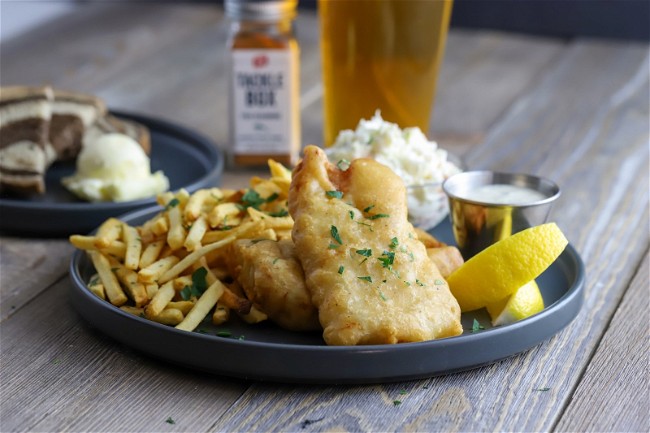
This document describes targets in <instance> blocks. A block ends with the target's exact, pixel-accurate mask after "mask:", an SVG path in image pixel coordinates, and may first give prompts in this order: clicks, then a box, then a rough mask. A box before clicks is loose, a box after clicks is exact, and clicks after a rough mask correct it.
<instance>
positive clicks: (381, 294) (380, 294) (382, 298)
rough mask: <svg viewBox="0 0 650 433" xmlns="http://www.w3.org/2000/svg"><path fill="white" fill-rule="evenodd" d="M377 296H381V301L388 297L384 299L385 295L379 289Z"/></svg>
mask: <svg viewBox="0 0 650 433" xmlns="http://www.w3.org/2000/svg"><path fill="white" fill-rule="evenodd" d="M379 297H380V298H381V300H382V301H388V299H386V295H384V292H382V291H381V290H379Z"/></svg>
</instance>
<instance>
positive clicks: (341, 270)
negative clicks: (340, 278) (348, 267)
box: [339, 266, 345, 275]
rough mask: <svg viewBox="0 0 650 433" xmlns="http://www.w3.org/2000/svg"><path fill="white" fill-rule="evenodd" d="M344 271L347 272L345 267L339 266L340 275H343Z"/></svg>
mask: <svg viewBox="0 0 650 433" xmlns="http://www.w3.org/2000/svg"><path fill="white" fill-rule="evenodd" d="M343 271H345V266H339V274H341V275H343Z"/></svg>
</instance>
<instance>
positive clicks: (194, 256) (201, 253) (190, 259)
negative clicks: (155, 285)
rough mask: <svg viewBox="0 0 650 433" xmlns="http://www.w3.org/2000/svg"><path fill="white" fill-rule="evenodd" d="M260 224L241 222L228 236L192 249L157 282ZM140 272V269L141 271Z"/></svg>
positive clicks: (177, 272) (166, 278) (182, 269)
mask: <svg viewBox="0 0 650 433" xmlns="http://www.w3.org/2000/svg"><path fill="white" fill-rule="evenodd" d="M259 226H260V224H259V222H256V221H252V222H250V223H246V224H242V225H241V226H239V227H237V228H236V229H233V230H231V235H230V236H228V237H227V238H225V239H222V240H220V241H218V242H214V243H212V244H208V245H204V246H202V247H201V248H199V249H197V250H195V251H193V252H192V253H190V254H189V255H187V256H186V257H185V258H184V259H183V260H181V261H180V262H178V263H176V264H175V265H174V266H172V267H171V268H170V269H169V270H167V271H166V272H165V273H164V274H162V275H161V276H160V278H159V279H158V282H159V283H166V282H167V281H169V280H171V279H172V278H175V277H176V276H178V275H179V274H180V273H181V272H183V271H184V270H185V269H187V268H188V267H190V266H191V265H192V263H193V262H195V261H197V260H198V259H199V258H201V257H202V256H204V255H206V254H207V253H209V252H211V251H214V250H216V249H218V248H222V247H225V246H226V245H228V244H230V243H232V242H233V241H234V240H236V239H237V238H238V237H239V236H244V235H245V234H246V233H248V232H251V231H253V230H255V229H256V228H259ZM141 272H142V271H141Z"/></svg>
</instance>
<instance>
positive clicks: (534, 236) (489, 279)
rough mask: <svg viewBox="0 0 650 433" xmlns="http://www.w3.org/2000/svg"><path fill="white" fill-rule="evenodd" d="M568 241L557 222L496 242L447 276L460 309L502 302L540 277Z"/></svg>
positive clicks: (465, 309) (464, 309)
mask: <svg viewBox="0 0 650 433" xmlns="http://www.w3.org/2000/svg"><path fill="white" fill-rule="evenodd" d="M568 243H569V242H568V241H567V239H566V237H565V236H564V234H563V233H562V231H561V230H560V229H559V228H558V226H557V225H556V224H555V223H547V224H542V225H539V226H535V227H531V228H528V229H526V230H523V231H521V232H519V233H515V234H514V235H512V236H509V237H507V238H505V239H503V240H501V241H499V242H496V243H494V244H492V245H490V246H489V247H487V248H486V249H484V250H483V251H481V252H480V253H478V254H477V255H475V256H474V257H472V258H471V259H469V260H468V261H467V262H465V263H464V264H463V265H462V266H461V267H459V268H458V269H456V271H454V272H453V273H452V274H451V275H450V276H449V277H448V278H447V283H448V284H449V288H450V289H451V292H452V293H453V295H454V296H455V297H456V300H458V304H459V305H460V309H461V311H472V310H477V309H479V308H483V307H486V306H487V305H489V304H493V303H495V302H498V301H501V300H503V299H505V298H507V297H509V296H510V295H512V294H513V293H514V292H515V291H516V290H517V289H519V288H520V287H521V286H523V285H524V284H526V283H528V282H529V281H532V280H534V279H535V278H537V277H538V276H539V275H540V274H541V273H542V272H544V271H545V270H546V268H548V267H549V266H550V265H551V264H552V263H553V262H554V261H555V259H557V258H558V256H559V255H560V254H561V253H562V251H564V248H565V247H566V246H567V244H568Z"/></svg>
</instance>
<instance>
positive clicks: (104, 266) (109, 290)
mask: <svg viewBox="0 0 650 433" xmlns="http://www.w3.org/2000/svg"><path fill="white" fill-rule="evenodd" d="M88 254H89V255H90V260H91V261H92V262H93V266H94V267H95V270H96V271H97V274H99V278H100V279H101V281H102V284H103V285H104V291H105V292H106V297H107V298H108V300H109V301H110V303H111V304H113V305H115V306H118V307H119V306H120V305H124V304H126V302H127V301H128V298H127V297H126V294H125V293H124V291H123V290H122V287H120V283H119V282H118V281H117V277H116V276H115V274H114V273H113V271H112V270H111V265H110V263H109V261H108V258H106V256H104V255H103V254H102V253H100V252H99V251H92V250H91V251H88Z"/></svg>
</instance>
